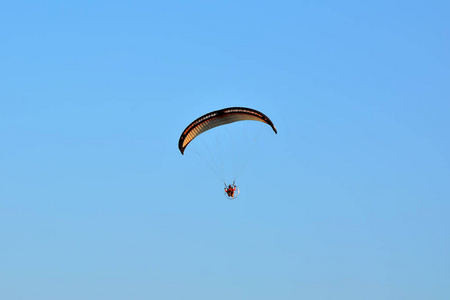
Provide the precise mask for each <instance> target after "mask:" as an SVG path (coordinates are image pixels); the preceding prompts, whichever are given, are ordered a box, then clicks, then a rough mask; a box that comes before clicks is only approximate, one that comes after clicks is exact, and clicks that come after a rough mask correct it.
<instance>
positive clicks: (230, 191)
mask: <svg viewBox="0 0 450 300" xmlns="http://www.w3.org/2000/svg"><path fill="white" fill-rule="evenodd" d="M235 191H236V185H235V184H234V182H233V184H232V185H231V184H229V185H228V187H227V186H226V185H225V193H227V195H228V197H230V198H234V192H235Z"/></svg>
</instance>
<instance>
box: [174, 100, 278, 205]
mask: <svg viewBox="0 0 450 300" xmlns="http://www.w3.org/2000/svg"><path fill="white" fill-rule="evenodd" d="M238 121H258V122H262V123H266V124H267V125H269V126H270V127H271V128H272V130H273V132H275V133H277V129H276V128H275V125H274V124H273V123H272V121H271V120H270V119H269V117H267V116H266V115H265V114H263V113H262V112H260V111H257V110H255V109H252V108H246V107H229V108H224V109H220V110H216V111H213V112H209V113H207V114H205V115H203V116H201V117H199V118H197V119H195V120H194V121H193V122H192V123H191V124H189V125H188V126H187V127H186V129H185V130H184V131H183V132H182V133H181V136H180V139H179V141H178V149H179V150H180V152H181V154H182V155H184V152H185V150H186V147H187V146H188V145H189V144H190V143H191V142H192V141H193V140H194V139H196V138H197V137H198V136H199V135H201V134H202V133H204V132H206V131H209V130H211V129H213V128H215V127H218V126H223V125H226V124H230V123H234V122H238ZM224 184H225V195H226V196H227V198H229V199H235V198H236V197H237V196H238V195H239V189H238V187H237V186H236V185H235V182H234V180H233V184H229V185H227V184H226V183H225V182H224Z"/></svg>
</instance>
